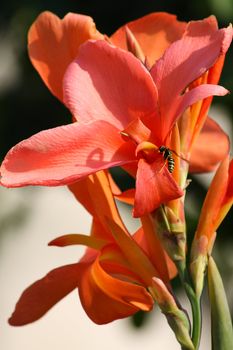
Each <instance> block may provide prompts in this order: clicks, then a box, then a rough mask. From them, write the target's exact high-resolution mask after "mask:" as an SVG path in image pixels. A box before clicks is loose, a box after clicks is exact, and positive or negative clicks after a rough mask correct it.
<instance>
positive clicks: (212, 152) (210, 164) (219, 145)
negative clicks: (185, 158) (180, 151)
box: [190, 118, 230, 173]
mask: <svg viewBox="0 0 233 350" xmlns="http://www.w3.org/2000/svg"><path fill="white" fill-rule="evenodd" d="M229 146H230V145H229V137H228V136H227V134H225V132H224V131H223V130H222V129H221V128H220V126H219V125H218V124H217V123H216V122H215V121H214V120H213V119H211V118H207V120H206V122H205V124H204V127H203V129H202V131H201V133H200V134H199V136H198V139H197V142H195V143H194V147H193V150H192V153H191V159H190V172H193V173H194V172H208V171H213V170H214V169H215V168H216V166H217V164H218V163H219V162H220V161H221V160H222V159H223V158H224V157H226V155H227V154H228V152H229Z"/></svg>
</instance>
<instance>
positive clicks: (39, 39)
mask: <svg viewBox="0 0 233 350" xmlns="http://www.w3.org/2000/svg"><path fill="white" fill-rule="evenodd" d="M88 39H104V36H103V35H102V34H100V33H99V32H98V31H97V30H96V27H95V23H94V22H93V19H92V18H91V17H89V16H85V15H79V14H75V13H68V14H67V15H66V16H65V17H64V18H63V19H60V18H59V17H57V16H56V15H54V14H53V13H51V12H49V11H46V12H43V13H41V14H40V15H39V16H38V18H37V19H36V20H35V22H34V23H33V24H32V26H31V28H30V30H29V33H28V52H29V57H30V59H31V61H32V64H33V65H34V67H35V68H36V70H37V71H38V73H39V74H40V76H41V78H42V79H43V81H44V83H45V84H46V85H47V87H48V88H49V89H50V91H51V92H52V93H53V94H54V95H55V96H56V97H58V98H59V99H60V100H61V101H63V91H62V80H63V76H64V73H65V70H66V68H67V66H68V65H69V63H71V62H72V61H73V60H74V58H75V57H76V56H77V54H78V49H79V46H80V45H81V44H82V43H84V42H85V41H87V40H88Z"/></svg>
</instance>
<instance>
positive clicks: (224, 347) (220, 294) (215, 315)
mask: <svg viewBox="0 0 233 350" xmlns="http://www.w3.org/2000/svg"><path fill="white" fill-rule="evenodd" d="M208 286H209V298H210V305H211V334H212V350H232V349H233V331H232V323H231V315H230V311H229V307H228V303H227V298H226V294H225V290H224V286H223V283H222V279H221V276H220V273H219V271H218V268H217V266H216V264H215V262H214V259H213V258H212V257H210V258H209V263H208Z"/></svg>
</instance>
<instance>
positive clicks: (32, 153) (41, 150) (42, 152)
mask: <svg viewBox="0 0 233 350" xmlns="http://www.w3.org/2000/svg"><path fill="white" fill-rule="evenodd" d="M134 151H135V146H134V145H133V144H131V143H130V142H124V141H123V140H122V137H121V136H120V134H119V133H118V130H117V129H116V128H115V127H114V126H112V125H110V124H108V123H106V122H104V121H96V122H95V123H90V124H86V125H81V124H79V123H73V124H70V125H66V126H61V127H57V128H54V129H50V130H45V131H42V132H39V133H38V134H36V135H34V136H32V137H30V138H29V139H27V140H24V141H22V142H20V143H19V144H18V145H16V146H15V147H13V148H12V149H11V150H10V151H9V152H8V154H7V155H6V158H5V160H4V162H3V164H2V167H1V176H2V179H1V183H2V184H3V185H4V186H6V187H20V186H25V185H43V186H58V185H64V184H68V183H71V182H75V181H76V180H78V179H81V178H83V177H84V176H86V175H89V174H91V173H94V172H96V171H98V170H101V169H105V168H109V167H112V166H116V165H121V164H124V163H127V162H130V161H132V160H135V156H134Z"/></svg>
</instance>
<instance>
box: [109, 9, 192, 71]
mask: <svg viewBox="0 0 233 350" xmlns="http://www.w3.org/2000/svg"><path fill="white" fill-rule="evenodd" d="M127 27H128V28H129V29H130V30H131V32H132V33H133V35H134V36H135V38H136V39H137V41H138V43H139V45H140V47H141V48H142V50H143V53H144V54H145V56H146V60H147V63H148V65H149V66H150V67H151V66H152V65H153V64H154V63H155V61H156V60H157V59H158V58H160V57H161V56H162V55H163V53H164V51H165V50H166V48H167V47H168V46H169V45H170V44H171V43H172V42H173V41H176V40H178V39H179V38H181V36H182V34H183V32H184V30H185V27H186V23H185V22H180V21H178V20H177V19H176V16H174V15H171V14H168V13H165V12H157V13H151V14H149V15H146V16H144V17H142V18H139V19H137V20H135V21H132V22H129V23H127ZM111 41H112V42H113V43H114V44H115V45H116V46H119V47H121V48H123V49H125V50H127V42H126V35H125V26H122V27H121V28H119V29H118V30H117V31H116V32H115V33H114V34H113V35H112V36H111Z"/></svg>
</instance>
